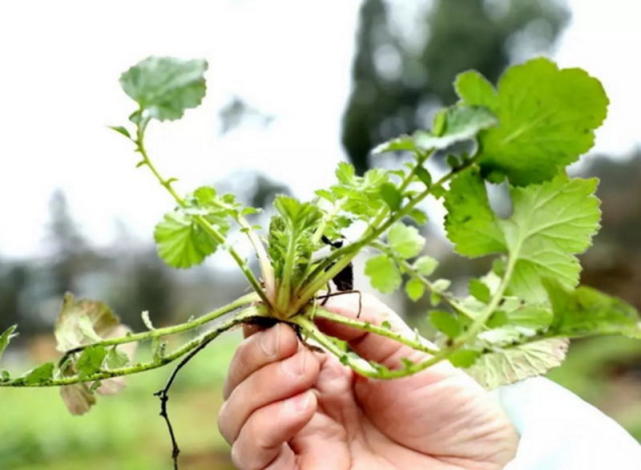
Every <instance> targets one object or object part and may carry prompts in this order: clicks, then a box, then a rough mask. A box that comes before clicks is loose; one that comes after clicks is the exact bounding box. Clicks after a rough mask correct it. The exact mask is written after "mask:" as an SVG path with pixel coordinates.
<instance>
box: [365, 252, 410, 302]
mask: <svg viewBox="0 0 641 470" xmlns="http://www.w3.org/2000/svg"><path fill="white" fill-rule="evenodd" d="M365 274H366V275H367V276H368V277H369V279H370V283H371V284H372V287H374V288H375V289H378V290H379V291H380V292H382V293H383V294H391V293H392V292H394V291H395V290H396V289H398V288H399V287H400V285H401V281H402V277H401V273H400V272H399V270H398V267H397V266H396V263H395V262H394V261H393V260H392V259H391V258H390V257H389V256H387V255H378V256H374V257H373V258H370V259H368V260H367V262H366V263H365Z"/></svg>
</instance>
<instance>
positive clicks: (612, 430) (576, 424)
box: [497, 377, 641, 470]
mask: <svg viewBox="0 0 641 470" xmlns="http://www.w3.org/2000/svg"><path fill="white" fill-rule="evenodd" d="M497 394H498V397H499V399H500V401H501V404H502V405H503V408H504V409H505V410H506V412H507V414H508V415H509V417H510V419H511V420H512V423H514V425H515V427H516V428H517V430H518V432H519V434H520V435H521V441H520V443H519V448H518V452H517V456H516V458H515V459H514V460H513V461H512V462H510V463H509V464H508V465H507V466H506V467H505V470H605V469H616V470H641V445H639V443H638V442H637V441H636V440H635V439H634V438H632V436H630V435H629V434H628V433H627V432H626V431H625V430H624V429H623V428H622V427H621V426H619V425H618V424H617V423H616V422H615V421H614V420H612V419H611V418H609V417H608V416H606V415H604V414H603V413H602V412H601V411H599V410H597V409H596V408H595V407H593V406H592V405H590V404H588V403H586V402H585V401H583V400H581V399H580V398H579V397H577V396H576V395H574V394H573V393H571V392H570V391H568V390H566V389H565V388H563V387H561V386H560V385H557V384H556V383H554V382H552V381H550V380H548V379H545V378H543V377H536V378H532V379H527V380H524V381H521V382H518V383H515V384H512V385H507V386H504V387H500V388H499V389H498V390H497Z"/></svg>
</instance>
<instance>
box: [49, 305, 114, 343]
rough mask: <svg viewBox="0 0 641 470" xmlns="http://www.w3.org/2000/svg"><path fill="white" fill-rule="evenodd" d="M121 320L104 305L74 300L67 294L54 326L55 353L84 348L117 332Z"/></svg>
mask: <svg viewBox="0 0 641 470" xmlns="http://www.w3.org/2000/svg"><path fill="white" fill-rule="evenodd" d="M119 328H122V327H121V326H120V319H119V318H118V316H117V315H116V314H115V313H113V311H112V310H111V309H110V308H109V307H108V306H107V304H105V303H103V302H97V301H93V300H88V299H79V300H76V299H75V297H74V296H73V295H72V294H70V293H67V294H65V296H64V300H63V303H62V308H61V310H60V313H59V314H58V319H57V320H56V324H55V330H54V333H55V336H56V343H57V346H56V347H57V349H58V351H61V352H65V351H68V350H70V349H73V348H76V347H78V346H83V345H86V344H89V343H92V342H95V341H100V340H101V339H103V338H106V337H109V336H110V335H112V334H114V333H115V332H116V331H118V329H119Z"/></svg>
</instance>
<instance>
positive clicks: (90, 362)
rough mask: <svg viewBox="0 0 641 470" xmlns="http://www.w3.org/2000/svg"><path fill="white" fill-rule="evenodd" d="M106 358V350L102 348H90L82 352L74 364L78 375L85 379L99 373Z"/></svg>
mask: <svg viewBox="0 0 641 470" xmlns="http://www.w3.org/2000/svg"><path fill="white" fill-rule="evenodd" d="M106 356H107V349H106V348H105V347H104V346H91V347H88V348H86V349H85V350H83V351H82V353H81V354H80V357H79V358H78V361H77V362H76V369H77V370H78V375H79V376H80V377H81V378H87V377H89V376H91V375H92V374H95V373H96V372H99V371H100V368H101V367H102V362H103V361H104V360H105V357H106Z"/></svg>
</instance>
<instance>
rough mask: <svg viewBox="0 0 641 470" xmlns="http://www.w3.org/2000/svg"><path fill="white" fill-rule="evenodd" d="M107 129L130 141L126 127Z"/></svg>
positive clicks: (110, 127)
mask: <svg viewBox="0 0 641 470" xmlns="http://www.w3.org/2000/svg"><path fill="white" fill-rule="evenodd" d="M109 129H111V130H113V131H116V132H117V133H118V134H121V135H124V136H125V137H127V138H128V139H131V134H130V133H129V131H128V130H127V128H126V127H123V126H109Z"/></svg>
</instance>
